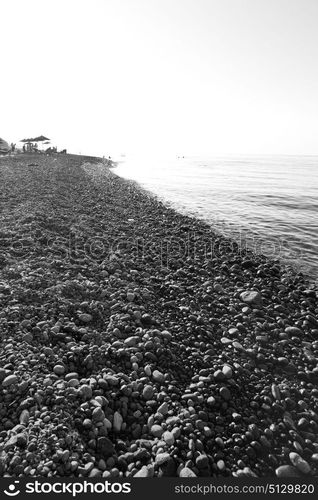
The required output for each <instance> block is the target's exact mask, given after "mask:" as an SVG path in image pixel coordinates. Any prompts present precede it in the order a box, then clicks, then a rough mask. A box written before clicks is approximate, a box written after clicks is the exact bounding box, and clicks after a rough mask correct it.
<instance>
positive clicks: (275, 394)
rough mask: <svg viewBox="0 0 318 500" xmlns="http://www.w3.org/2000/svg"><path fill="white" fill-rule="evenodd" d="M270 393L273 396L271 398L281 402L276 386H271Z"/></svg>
mask: <svg viewBox="0 0 318 500" xmlns="http://www.w3.org/2000/svg"><path fill="white" fill-rule="evenodd" d="M271 391H272V395H273V397H274V398H275V399H276V400H277V401H280V400H281V395H280V390H279V387H278V386H277V385H276V384H272V386H271Z"/></svg>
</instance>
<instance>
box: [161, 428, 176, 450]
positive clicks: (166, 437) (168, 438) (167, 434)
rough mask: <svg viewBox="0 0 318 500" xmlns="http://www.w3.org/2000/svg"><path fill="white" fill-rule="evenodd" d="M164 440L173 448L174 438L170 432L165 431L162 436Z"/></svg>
mask: <svg viewBox="0 0 318 500" xmlns="http://www.w3.org/2000/svg"><path fill="white" fill-rule="evenodd" d="M162 439H163V440H164V441H165V442H166V443H167V445H168V446H171V445H173V443H174V436H173V434H172V433H171V432H170V431H165V432H164V433H163V435H162Z"/></svg>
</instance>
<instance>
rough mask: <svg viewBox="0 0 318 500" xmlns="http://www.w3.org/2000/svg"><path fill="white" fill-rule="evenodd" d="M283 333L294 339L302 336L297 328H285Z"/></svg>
mask: <svg viewBox="0 0 318 500" xmlns="http://www.w3.org/2000/svg"><path fill="white" fill-rule="evenodd" d="M285 332H286V333H288V334H289V335H295V336H296V337H298V336H299V335H302V334H303V332H302V331H301V329H300V328H297V326H287V328H285Z"/></svg>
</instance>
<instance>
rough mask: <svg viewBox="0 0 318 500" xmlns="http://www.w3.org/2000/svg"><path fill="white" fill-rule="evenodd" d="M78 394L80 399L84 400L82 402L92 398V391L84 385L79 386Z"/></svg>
mask: <svg viewBox="0 0 318 500" xmlns="http://www.w3.org/2000/svg"><path fill="white" fill-rule="evenodd" d="M78 392H79V394H80V395H81V397H82V398H83V399H84V401H85V400H87V399H92V397H93V391H92V388H91V387H90V386H89V385H86V384H83V385H81V386H80V387H79V389H78Z"/></svg>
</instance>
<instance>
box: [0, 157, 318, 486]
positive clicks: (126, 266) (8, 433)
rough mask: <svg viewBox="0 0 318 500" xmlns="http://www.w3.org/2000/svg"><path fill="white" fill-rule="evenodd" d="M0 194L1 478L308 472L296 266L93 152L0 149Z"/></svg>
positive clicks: (315, 334)
mask: <svg viewBox="0 0 318 500" xmlns="http://www.w3.org/2000/svg"><path fill="white" fill-rule="evenodd" d="M35 160H36V161H35ZM35 164H37V165H35ZM0 205H1V207H0V208H1V211H0V213H1V215H0V219H1V226H0V227H1V230H0V250H1V251H0V339H1V351H0V475H2V476H15V477H19V476H43V477H52V476H72V477H103V478H115V477H117V478H118V477H133V476H137V477H153V476H155V477H162V476H180V477H200V476H211V477H216V476H224V477H226V476H235V477H254V476H274V475H276V476H277V477H282V478H285V477H294V476H295V477H308V476H312V475H314V476H316V475H317V472H318V438H317V435H318V389H317V383H318V319H317V313H318V307H317V291H316V289H315V287H314V285H312V284H311V283H310V282H308V281H307V279H306V278H305V277H304V276H302V275H301V274H296V273H295V272H294V271H293V270H292V269H291V268H289V267H285V266H283V265H282V264H281V263H280V262H278V261H277V260H270V259H268V258H266V257H265V256H262V255H254V254H252V253H251V252H250V251H248V250H246V249H240V248H239V247H238V245H237V244H236V243H235V242H232V241H230V240H227V239H225V238H223V237H222V236H220V235H218V234H215V233H214V232H213V231H212V230H211V229H210V228H209V227H208V226H207V225H206V224H204V223H203V222H200V221H198V220H195V219H193V218H190V217H186V216H182V215H180V214H177V213H176V212H175V211H173V210H172V209H170V208H169V207H166V206H164V205H163V204H162V203H161V202H160V201H159V200H157V199H156V198H155V197H153V196H150V195H149V194H148V193H146V192H144V191H143V190H142V189H141V188H140V187H138V186H137V185H136V184H134V183H131V182H128V181H125V180H122V179H120V178H118V177H117V176H116V175H114V174H113V173H112V172H111V170H109V169H108V168H106V166H105V165H103V164H102V163H101V160H96V159H95V160H94V159H87V158H85V157H80V156H72V155H63V157H62V156H51V157H50V156H45V155H37V156H36V157H32V156H27V155H23V156H22V155H21V156H18V155H17V156H16V157H11V158H5V159H0Z"/></svg>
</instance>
